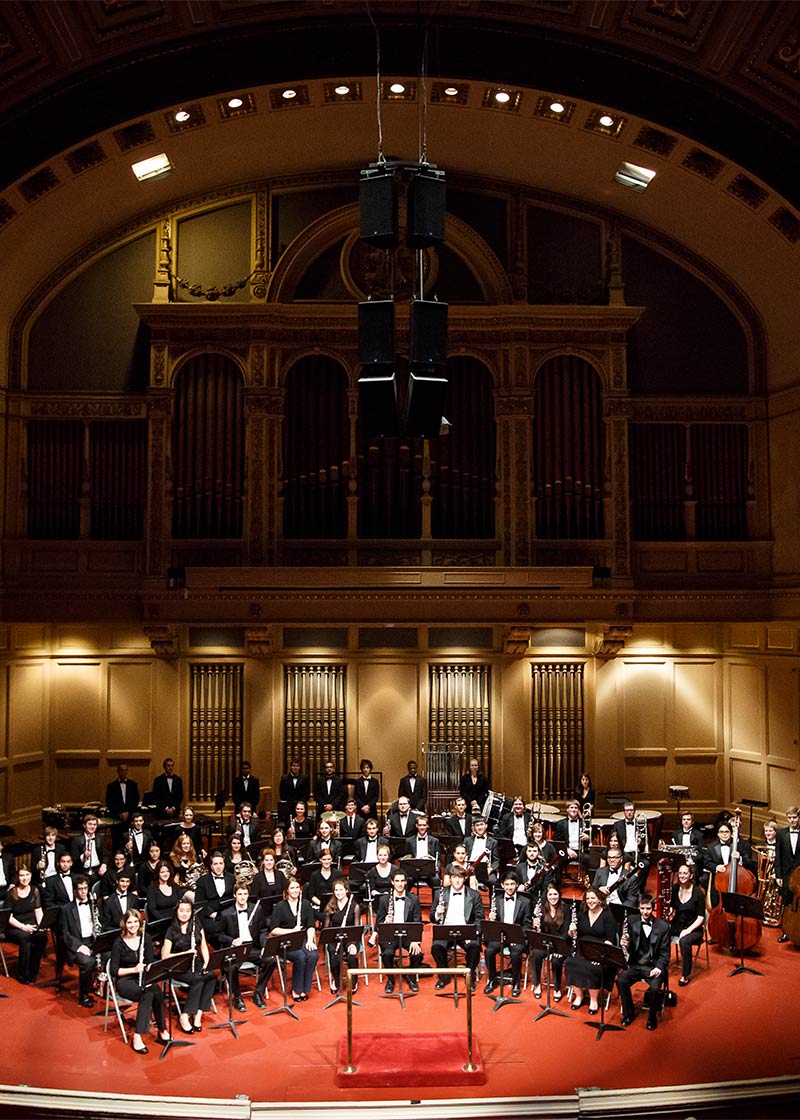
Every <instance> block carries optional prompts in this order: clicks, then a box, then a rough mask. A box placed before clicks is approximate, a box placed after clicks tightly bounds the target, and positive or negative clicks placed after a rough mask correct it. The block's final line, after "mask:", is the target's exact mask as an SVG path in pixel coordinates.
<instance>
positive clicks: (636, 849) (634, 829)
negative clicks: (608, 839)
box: [611, 801, 647, 867]
mask: <svg viewBox="0 0 800 1120" xmlns="http://www.w3.org/2000/svg"><path fill="white" fill-rule="evenodd" d="M622 812H623V814H624V816H623V818H622V820H621V821H614V827H613V829H612V830H611V831H612V832H613V833H614V834H615V835H616V837H617V839H618V840H619V846H620V848H622V858H623V860H624V861H625V866H626V867H633V865H634V864H635V863H636V862H637V860H638V858H639V855H640V850H641V849H642V844H643V841H646V839H647V822H646V821H645V822H642V823H639V822H637V820H636V806H635V805H634V804H633V802H632V801H626V802H625V804H624V805H623V806H622Z"/></svg>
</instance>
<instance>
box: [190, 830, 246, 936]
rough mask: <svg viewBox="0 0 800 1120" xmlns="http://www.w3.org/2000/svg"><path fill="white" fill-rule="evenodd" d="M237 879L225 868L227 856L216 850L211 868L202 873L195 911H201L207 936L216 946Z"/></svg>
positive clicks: (198, 884)
mask: <svg viewBox="0 0 800 1120" xmlns="http://www.w3.org/2000/svg"><path fill="white" fill-rule="evenodd" d="M235 887H236V879H235V878H234V876H233V874H232V873H231V872H230V871H226V870H225V857H224V856H223V854H222V852H220V851H216V852H213V853H212V855H211V870H210V871H207V872H206V874H205V875H201V876H200V878H199V879H198V880H197V886H196V887H195V891H194V905H195V911H199V912H200V920H201V922H202V924H203V929H204V930H205V934H206V937H207V938H208V941H209V943H210V944H211V945H213V946H214V947H215V948H216V947H217V946H218V945H219V944H220V937H221V936H222V934H223V932H224V929H225V911H226V910H228V909H230V907H231V906H232V905H233V892H234V889H235Z"/></svg>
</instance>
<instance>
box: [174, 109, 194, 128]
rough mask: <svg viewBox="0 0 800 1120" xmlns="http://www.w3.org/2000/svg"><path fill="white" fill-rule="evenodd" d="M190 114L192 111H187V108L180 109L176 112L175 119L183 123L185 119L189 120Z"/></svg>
mask: <svg viewBox="0 0 800 1120" xmlns="http://www.w3.org/2000/svg"><path fill="white" fill-rule="evenodd" d="M190 116H191V113H187V112H186V110H185V109H179V110H178V111H177V113H176V114H175V120H176V121H179V122H180V123H181V124H183V122H184V121H188V119H189V117H190Z"/></svg>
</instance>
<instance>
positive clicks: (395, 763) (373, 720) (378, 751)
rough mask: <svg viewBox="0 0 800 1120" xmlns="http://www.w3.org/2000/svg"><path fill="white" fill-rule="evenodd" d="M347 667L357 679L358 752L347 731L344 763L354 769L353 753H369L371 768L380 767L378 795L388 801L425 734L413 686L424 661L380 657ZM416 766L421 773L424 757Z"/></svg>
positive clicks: (417, 692)
mask: <svg viewBox="0 0 800 1120" xmlns="http://www.w3.org/2000/svg"><path fill="white" fill-rule="evenodd" d="M351 671H352V672H353V675H354V676H356V678H357V711H356V715H355V719H356V721H357V723H358V757H356V755H355V753H354V751H353V750H352V746H351V743H350V735H349V733H348V743H347V767H348V770H357V769H358V760H359V758H371V759H372V763H373V765H374V767H375V769H376V770H382V771H383V798H384V801H385V802H386V804H389V803H390V802H392V801H393V800H394V798H395V797H396V796H397V784H398V782H399V781H400V779H401V778H402V777H403V775H404V774H405V773H406V763H407V761H408V760H409V759H410V758H419V744H420V742H422V741H424V740H425V738H426V737H427V730H426V728H427V719H426V718H425V716H426V712H425V711H422V710H421V709H422V708H423V707H426V705H424V704H422V703H421V702H420V697H421V695H424V693H423V692H421V689H420V685H419V676H420V672H423V673H424V671H425V666H421V667H420V668H418V667H417V665H414V664H411V663H408V662H402V661H382V662H380V663H378V664H370V663H362V664H358V665H357V666H355V667H354V669H353V670H351ZM348 675H349V674H348ZM348 715H349V713H348ZM420 771H421V772H423V773H424V772H425V760H424V759H422V760H420Z"/></svg>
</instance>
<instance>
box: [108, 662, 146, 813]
mask: <svg viewBox="0 0 800 1120" xmlns="http://www.w3.org/2000/svg"><path fill="white" fill-rule="evenodd" d="M153 676H154V672H153V664H152V662H151V661H149V660H146V661H144V660H143V661H110V662H108V665H107V686H106V697H107V700H106V742H107V744H108V764H109V776H108V779H107V781H111V780H112V779H113V778H114V776H115V774H114V768H115V766H116V764H117V762H120V761H123V760H124V761H125V762H127V763H128V765H129V773H130V776H131V778H132V779H133V780H134V781H136V782H137V783H138V785H139V790H140V792H141V793H144V792H145V791H146V790H149V789H150V784H149V783H150V756H151V752H152V749H153V728H154V724H153V717H154V713H153V694H154V681H153Z"/></svg>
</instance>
